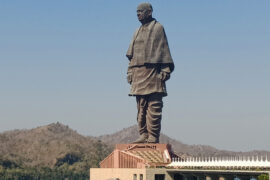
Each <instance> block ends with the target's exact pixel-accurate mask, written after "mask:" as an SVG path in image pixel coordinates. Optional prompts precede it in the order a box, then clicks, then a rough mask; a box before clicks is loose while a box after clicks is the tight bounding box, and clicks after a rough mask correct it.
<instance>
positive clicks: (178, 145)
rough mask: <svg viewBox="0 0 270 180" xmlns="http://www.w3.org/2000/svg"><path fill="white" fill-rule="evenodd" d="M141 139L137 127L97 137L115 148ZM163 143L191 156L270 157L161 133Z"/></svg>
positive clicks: (177, 151) (267, 153)
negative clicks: (196, 143)
mask: <svg viewBox="0 0 270 180" xmlns="http://www.w3.org/2000/svg"><path fill="white" fill-rule="evenodd" d="M138 137H139V135H138V129H137V125H134V126H131V127H128V128H125V129H123V130H121V131H118V132H116V133H113V134H109V135H103V136H99V137H97V139H99V140H101V141H102V142H104V143H106V144H108V145H111V146H114V145H115V144H121V143H131V142H133V141H134V140H136V139H137V138H138ZM160 142H161V143H168V144H171V145H172V148H173V149H174V151H175V153H176V154H179V155H191V156H204V157H209V156H257V155H258V156H265V155H268V156H270V152H269V151H250V152H233V151H225V150H219V149H216V148H214V147H211V146H208V145H188V144H184V143H182V142H180V141H177V140H175V139H172V138H170V137H168V136H167V135H164V134H162V133H161V136H160Z"/></svg>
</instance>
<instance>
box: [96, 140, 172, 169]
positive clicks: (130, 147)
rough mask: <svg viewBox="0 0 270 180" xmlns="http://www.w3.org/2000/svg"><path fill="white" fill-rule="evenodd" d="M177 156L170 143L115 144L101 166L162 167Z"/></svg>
mask: <svg viewBox="0 0 270 180" xmlns="http://www.w3.org/2000/svg"><path fill="white" fill-rule="evenodd" d="M175 157H177V156H176V155H175V154H174V153H173V152H172V149H171V145H170V144H117V145H116V146H115V149H114V151H113V152H112V153H111V154H110V155H109V156H108V157H106V158H105V159H104V160H103V161H101V162H100V167H101V168H146V167H164V166H166V165H167V164H169V163H171V161H172V158H175Z"/></svg>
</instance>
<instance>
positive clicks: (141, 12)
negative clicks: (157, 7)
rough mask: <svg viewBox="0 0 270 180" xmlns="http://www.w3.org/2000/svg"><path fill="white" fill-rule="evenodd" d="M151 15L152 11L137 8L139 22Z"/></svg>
mask: <svg viewBox="0 0 270 180" xmlns="http://www.w3.org/2000/svg"><path fill="white" fill-rule="evenodd" d="M150 15H151V11H150V10H148V9H145V8H143V7H140V6H139V7H138V8H137V17H138V20H139V21H143V20H145V19H147V18H148V17H149V16H150Z"/></svg>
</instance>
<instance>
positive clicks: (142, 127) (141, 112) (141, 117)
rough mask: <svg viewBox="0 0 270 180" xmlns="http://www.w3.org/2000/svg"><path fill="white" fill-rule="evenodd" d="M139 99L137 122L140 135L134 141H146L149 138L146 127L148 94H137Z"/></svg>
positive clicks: (137, 99)
mask: <svg viewBox="0 0 270 180" xmlns="http://www.w3.org/2000/svg"><path fill="white" fill-rule="evenodd" d="M136 101H137V109H138V113H137V122H138V128H139V133H140V137H139V139H137V140H136V141H134V142H133V143H145V142H146V141H147V138H148V132H147V128H146V109H147V96H136Z"/></svg>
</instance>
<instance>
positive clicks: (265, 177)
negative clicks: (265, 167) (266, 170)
mask: <svg viewBox="0 0 270 180" xmlns="http://www.w3.org/2000/svg"><path fill="white" fill-rule="evenodd" d="M258 180H269V174H261V175H260V176H258Z"/></svg>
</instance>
